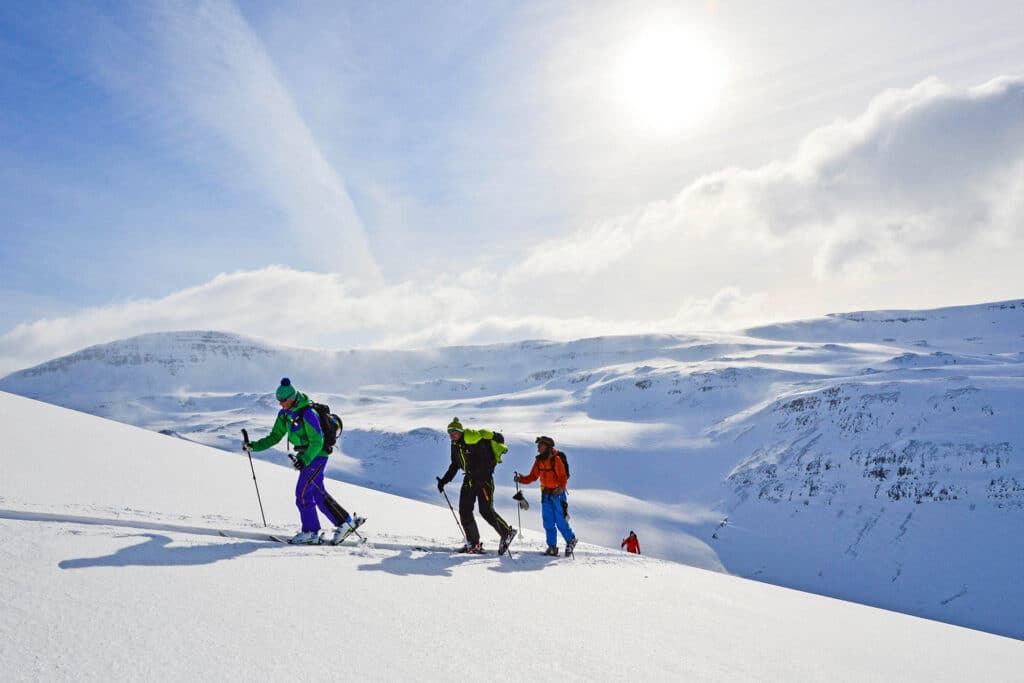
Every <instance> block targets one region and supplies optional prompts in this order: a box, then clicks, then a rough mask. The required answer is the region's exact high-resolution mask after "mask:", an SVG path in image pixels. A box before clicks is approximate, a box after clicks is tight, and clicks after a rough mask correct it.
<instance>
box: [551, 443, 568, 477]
mask: <svg viewBox="0 0 1024 683" xmlns="http://www.w3.org/2000/svg"><path fill="white" fill-rule="evenodd" d="M551 452H552V453H554V454H555V455H557V456H558V457H559V458H560V459H561V460H562V465H563V466H564V467H565V478H566V479H568V478H569V476H570V474H569V461H568V460H567V459H566V457H565V453H563V452H562V451H560V450H557V449H554V448H552V449H551Z"/></svg>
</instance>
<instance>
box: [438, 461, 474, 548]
mask: <svg viewBox="0 0 1024 683" xmlns="http://www.w3.org/2000/svg"><path fill="white" fill-rule="evenodd" d="M437 480H438V481H439V482H440V481H441V477H438V478H437ZM441 495H442V496H444V499H445V500H448V494H447V493H446V492H445V490H444V487H443V486H442V487H441ZM448 509H449V510H451V511H452V517H455V523H456V524H457V525H458V527H459V531H460V532H461V533H462V538H463V540H465V541H466V543H467V544H468V543H469V537H467V536H466V532H465V531H464V530H463V529H462V524H460V523H459V518H458V517H456V516H455V508H453V507H452V502H451V501H450V500H448Z"/></svg>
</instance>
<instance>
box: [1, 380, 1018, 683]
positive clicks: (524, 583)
mask: <svg viewBox="0 0 1024 683" xmlns="http://www.w3.org/2000/svg"><path fill="white" fill-rule="evenodd" d="M0 426H2V427H3V430H4V433H5V439H4V444H5V448H4V455H3V458H2V459H0V462H2V470H0V534H2V537H3V540H4V542H3V543H2V544H0V576H2V577H3V578H2V580H0V605H2V607H0V610H2V614H3V618H2V619H0V662H2V663H3V664H2V670H3V679H4V680H5V681H26V680H76V681H90V680H103V681H107V680H143V679H145V680H197V679H201V680H323V679H324V678H326V677H330V678H332V679H335V680H451V679H452V678H453V677H456V678H461V677H470V676H473V677H479V676H485V677H487V678H497V679H512V678H516V679H525V680H536V679H540V678H549V677H552V676H557V677H560V678H563V679H568V680H638V679H640V680H702V681H716V680H720V681H736V680H758V681H765V680H780V681H793V680H834V681H870V680H894V679H897V680H907V681H914V680H920V681H930V682H934V681H959V680H1012V679H1014V678H1016V677H1017V676H1018V675H1019V672H1020V670H1021V667H1022V666H1024V648H1021V646H1020V643H1019V642H1017V641H1014V640H1011V639H1007V638H1003V637H999V636H994V635H990V634H985V633H982V632H978V631H972V630H968V629H963V628H958V627H954V626H949V625H945V624H941V623H938V622H934V621H927V620H923V619H918V618H913V617H908V616H905V615H901V614H896V613H892V612H885V611H882V610H878V609H872V608H868V607H863V606H859V605H855V604H852V603H845V602H840V601H836V600H832V599H828V598H823V597H818V596H814V595H810V594H806V593H800V592H796V591H792V590H787V589H783V588H778V587H774V586H770V585H767V584H764V583H759V582H752V581H746V580H743V579H738V578H734V577H730V576H727V575H724V574H721V573H714V572H708V571H704V570H700V569H695V568H692V567H688V566H684V565H679V564H675V563H671V562H667V561H663V560H656V559H651V558H645V557H636V556H629V555H625V554H624V553H621V552H619V551H615V550H609V549H606V548H601V547H597V546H592V545H581V546H580V547H579V548H578V550H577V559H576V560H571V559H565V558H559V559H554V560H552V559H550V558H543V557H541V556H539V555H538V554H537V552H538V550H539V548H540V544H539V542H538V541H539V539H540V537H539V535H538V534H537V533H536V532H534V531H527V532H525V534H526V536H527V537H528V540H527V541H526V542H524V543H517V544H516V549H517V550H518V551H519V552H518V553H517V555H516V557H515V559H509V558H504V557H496V556H494V555H493V554H492V555H487V556H483V557H466V556H458V555H451V554H449V553H447V552H435V553H422V552H418V551H415V550H412V547H413V546H415V545H419V544H423V543H429V544H454V543H456V542H457V540H458V539H457V538H456V535H457V531H456V530H455V527H454V524H453V522H452V520H451V517H450V513H449V512H448V510H445V509H443V508H438V507H436V506H431V505H426V504H423V503H420V502H416V501H412V500H408V499H403V498H399V497H396V496H393V495H389V494H386V493H381V492H377V491H371V490H367V489H364V488H360V487H357V486H352V485H348V484H343V483H340V482H335V481H332V482H330V483H329V486H328V488H329V489H330V490H331V491H333V492H334V493H335V495H336V496H337V497H338V498H339V499H340V500H341V501H342V502H343V503H344V504H346V505H349V506H350V507H352V508H355V509H356V510H359V512H360V513H362V514H365V515H367V516H368V517H369V519H370V522H368V523H367V525H366V528H365V530H366V531H367V532H368V533H371V534H372V540H371V542H370V543H369V544H367V545H365V546H360V547H355V546H352V547H349V546H343V547H337V548H333V547H322V548H317V547H312V548H305V547H304V548H295V547H290V546H284V545H280V544H275V543H271V542H265V541H263V540H260V537H261V535H262V533H263V531H264V530H263V528H262V526H261V525H260V523H259V521H258V520H259V512H258V506H257V503H256V497H255V491H254V487H253V481H252V475H251V473H250V468H249V463H248V460H247V458H246V457H245V456H244V455H243V454H241V453H228V452H224V451H220V450H215V449H211V448H208V447H206V446H202V445H198V444H192V443H188V442H186V441H183V440H179V439H173V438H168V437H166V436H162V435H159V434H154V433H152V432H149V431H144V430H140V429H136V428H133V427H129V426H126V425H121V424H117V423H114V422H110V421H106V420H102V419H99V418H95V417H92V416H88V415H84V414H82V413H76V412H71V411H68V410H65V409H62V408H58V407H55V406H51V405H45V404H41V403H37V402H34V401H30V400H27V399H24V398H20V397H16V396H13V395H10V394H5V393H0ZM41 435H46V439H47V442H48V443H49V444H54V445H56V447H43V448H40V436H41ZM255 466H256V475H257V478H258V482H259V486H260V491H261V493H262V498H263V504H264V506H265V508H266V513H267V517H268V521H269V523H270V525H271V529H272V530H275V531H290V530H292V529H293V528H294V526H293V525H294V521H295V519H296V516H297V515H296V513H295V510H294V508H293V507H292V500H291V497H292V493H291V492H292V489H293V485H294V472H293V471H291V470H289V469H286V468H284V467H280V466H275V465H272V464H268V463H266V462H260V461H257V462H256V464H255ZM220 530H226V531H227V532H228V533H231V534H232V536H231V537H224V536H221V535H220V533H219V531H220ZM453 532H455V534H453Z"/></svg>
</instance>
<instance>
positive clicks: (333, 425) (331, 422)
mask: <svg viewBox="0 0 1024 683" xmlns="http://www.w3.org/2000/svg"><path fill="white" fill-rule="evenodd" d="M309 407H310V408H312V409H313V411H314V412H315V413H316V415H317V417H319V418H320V433H321V434H323V435H324V453H330V452H331V451H332V450H334V444H336V443H338V437H339V436H341V432H342V431H344V429H345V425H344V424H343V423H342V421H341V418H340V417H338V416H337V415H335V414H334V413H332V412H331V408H330V406H328V405H326V404H324V403H315V402H313V401H310V402H309Z"/></svg>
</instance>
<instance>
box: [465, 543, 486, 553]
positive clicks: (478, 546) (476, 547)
mask: <svg viewBox="0 0 1024 683" xmlns="http://www.w3.org/2000/svg"><path fill="white" fill-rule="evenodd" d="M459 552H460V553H467V554H469V555H483V554H484V545H483V543H467V544H466V545H464V546H462V548H461V549H460V550H459Z"/></svg>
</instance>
